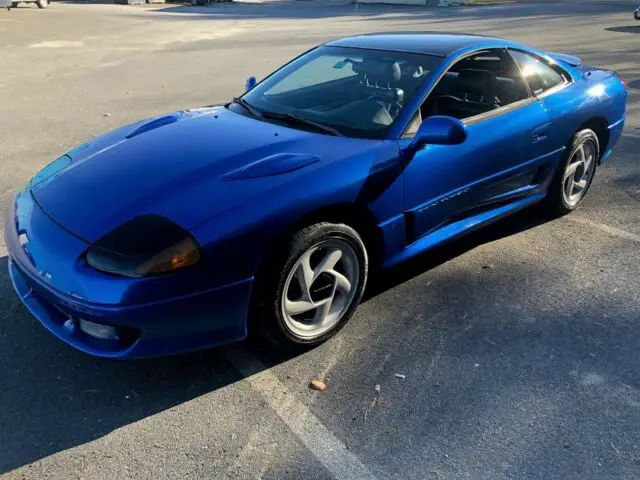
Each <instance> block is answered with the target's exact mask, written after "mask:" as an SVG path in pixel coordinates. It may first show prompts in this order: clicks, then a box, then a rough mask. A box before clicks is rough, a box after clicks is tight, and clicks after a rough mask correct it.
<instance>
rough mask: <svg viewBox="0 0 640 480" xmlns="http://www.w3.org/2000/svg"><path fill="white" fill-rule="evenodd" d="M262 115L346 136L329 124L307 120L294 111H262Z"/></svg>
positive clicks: (338, 135)
mask: <svg viewBox="0 0 640 480" xmlns="http://www.w3.org/2000/svg"><path fill="white" fill-rule="evenodd" d="M262 116H263V117H264V118H274V119H276V120H284V121H287V122H290V123H297V124H298V125H306V126H310V127H314V128H316V129H317V130H322V131H324V132H327V133H330V134H332V135H334V136H336V137H344V135H343V134H342V133H340V132H339V131H338V130H336V129H335V128H333V127H330V126H328V125H323V124H322V123H318V122H314V121H313V120H307V119H306V118H300V117H298V116H296V115H293V114H292V113H278V112H262Z"/></svg>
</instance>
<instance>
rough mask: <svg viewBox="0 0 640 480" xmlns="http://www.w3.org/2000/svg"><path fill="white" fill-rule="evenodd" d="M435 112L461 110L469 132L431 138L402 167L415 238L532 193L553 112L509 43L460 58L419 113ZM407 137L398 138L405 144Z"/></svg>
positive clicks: (456, 113)
mask: <svg viewBox="0 0 640 480" xmlns="http://www.w3.org/2000/svg"><path fill="white" fill-rule="evenodd" d="M470 71H473V72H472V73H469V72H470ZM461 77H462V78H461ZM474 81H476V82H477V83H480V84H481V85H476V84H474ZM494 94H495V101H494V100H493V99H492V96H493V95H494ZM465 96H466V98H464V97H465ZM484 97H487V98H484ZM483 98H484V100H483ZM467 100H468V101H469V102H467ZM476 100H479V102H476V103H480V105H475V104H472V103H473V102H475V101H476ZM452 102H453V103H452ZM465 102H467V103H465ZM430 115H449V116H454V117H456V118H459V119H460V120H462V121H463V122H464V123H465V125H466V127H467V133H468V136H467V139H466V140H465V141H464V142H463V143H461V144H459V145H427V146H426V147H424V148H422V149H421V150H419V151H418V152H416V153H415V154H414V155H413V158H411V159H410V161H409V162H408V164H407V166H406V167H405V172H404V186H405V190H404V202H405V205H404V207H405V214H406V215H407V218H408V223H409V229H408V230H409V232H410V234H411V235H413V237H414V239H417V238H420V237H422V236H423V235H425V234H428V233H430V232H432V231H434V230H436V229H437V228H438V227H441V226H444V225H446V224H450V223H452V222H455V221H458V220H462V219H464V218H465V217H472V216H473V215H475V214H476V213H479V212H481V211H486V210H489V209H492V208H496V207H499V206H503V205H505V204H506V203H509V202H513V201H515V200H516V199H518V198H521V197H522V196H526V195H532V194H534V193H535V191H536V187H537V186H538V183H537V182H538V179H539V172H538V170H539V168H540V165H539V163H540V161H541V159H543V158H544V155H545V150H546V148H547V147H546V146H545V145H544V144H545V143H546V135H547V133H548V129H549V127H550V124H549V116H548V114H547V112H546V110H545V108H544V106H543V105H542V103H541V102H539V101H537V100H536V99H535V97H533V96H532V95H531V93H530V91H529V89H528V87H527V86H526V83H525V82H524V81H523V78H522V75H521V73H520V71H519V69H518V68H517V66H516V64H515V63H514V61H513V59H512V58H511V57H510V56H509V54H508V52H507V51H506V49H495V50H485V51H482V52H477V53H474V54H471V55H469V56H466V57H464V58H463V59H461V60H459V61H458V62H457V63H455V64H454V65H453V66H452V67H451V68H450V69H449V70H448V71H447V72H446V73H445V74H444V75H443V76H442V77H441V79H440V81H439V82H438V83H437V84H436V86H435V88H434V89H433V90H432V91H431V93H430V94H429V95H428V97H427V99H426V100H425V102H424V103H423V105H422V107H421V109H420V112H419V117H421V119H424V118H426V117H428V116H430ZM412 123H413V125H415V124H419V121H417V122H412ZM405 137H410V135H405ZM410 142H411V140H410V138H403V139H401V140H400V146H401V148H403V149H404V148H407V147H408V145H409V143H410Z"/></svg>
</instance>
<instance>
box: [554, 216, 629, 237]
mask: <svg viewBox="0 0 640 480" xmlns="http://www.w3.org/2000/svg"><path fill="white" fill-rule="evenodd" d="M565 218H566V219H568V220H571V221H572V222H576V223H581V224H583V225H588V226H590V227H593V228H597V229H598V230H600V231H601V232H604V233H608V234H609V235H613V236H614V237H620V238H625V239H627V240H631V241H632V242H638V243H640V235H636V234H635V233H631V232H627V231H626V230H622V229H620V228H616V227H611V226H609V225H605V224H604V223H598V222H594V221H593V220H589V219H588V218H584V217H581V216H579V215H575V216H571V215H569V216H567V217H565Z"/></svg>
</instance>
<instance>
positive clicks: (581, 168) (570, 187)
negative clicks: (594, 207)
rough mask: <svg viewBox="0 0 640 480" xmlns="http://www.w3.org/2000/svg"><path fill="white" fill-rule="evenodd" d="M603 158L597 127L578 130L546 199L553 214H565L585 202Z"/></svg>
mask: <svg viewBox="0 0 640 480" xmlns="http://www.w3.org/2000/svg"><path fill="white" fill-rule="evenodd" d="M599 160H600V143H599V142H598V136H597V135H596V134H595V133H594V132H593V130H589V129H585V130H581V131H580V132H578V133H576V134H575V135H574V137H573V140H572V142H571V147H570V148H569V150H568V151H567V154H566V155H565V156H564V161H563V163H562V164H561V165H560V168H558V171H557V172H556V174H555V176H554V178H553V181H552V182H551V185H550V186H549V193H548V194H547V198H546V200H545V208H546V210H547V212H548V213H550V214H552V215H565V214H567V213H569V212H571V211H573V210H575V209H576V208H578V206H579V205H580V204H581V203H582V201H583V200H584V198H585V197H586V195H587V192H588V191H589V187H590V186H591V182H592V181H593V177H594V176H595V173H596V167H597V165H598V161H599Z"/></svg>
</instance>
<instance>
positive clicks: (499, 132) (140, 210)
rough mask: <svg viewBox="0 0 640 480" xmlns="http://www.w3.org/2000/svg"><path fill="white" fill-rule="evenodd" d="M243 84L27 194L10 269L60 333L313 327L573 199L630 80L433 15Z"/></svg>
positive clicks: (190, 344)
mask: <svg viewBox="0 0 640 480" xmlns="http://www.w3.org/2000/svg"><path fill="white" fill-rule="evenodd" d="M248 86H249V89H248V91H246V92H245V93H244V94H243V95H242V96H241V97H240V98H235V99H233V101H231V102H230V103H227V104H225V105H217V106H211V107H206V108H200V109H195V110H187V111H181V112H177V113H173V114H170V115H166V116H161V117H158V118H153V119H147V120H143V121H140V122H137V123H134V124H132V125H128V126H126V127H122V128H120V129H118V130H115V131H113V132H111V133H108V134H106V135H104V136H102V137H99V138H97V139H94V140H92V141H90V142H88V143H86V144H84V145H82V146H80V147H78V148H76V149H74V150H72V151H70V152H68V153H67V154H66V155H63V156H61V157H60V158H58V159H57V160H55V161H54V162H53V163H51V164H50V165H49V166H47V167H46V168H44V169H43V170H42V171H41V172H40V173H38V174H37V175H36V176H35V177H34V178H33V179H32V180H31V181H30V182H29V183H28V185H27V186H26V188H25V189H24V190H23V191H22V192H20V193H19V194H18V195H17V197H16V200H15V202H14V203H13V205H11V208H10V210H9V212H8V214H7V217H6V226H5V236H6V244H7V248H8V251H9V272H10V275H11V279H12V282H13V285H14V287H15V290H16V291H17V293H18V295H19V297H20V299H21V300H22V302H23V303H24V304H25V305H26V307H27V308H28V309H29V311H30V312H31V313H32V314H33V315H34V316H35V317H36V318H37V319H38V320H39V321H40V322H41V323H42V324H43V325H44V326H45V327H46V328H47V329H49V330H50V331H51V332H52V333H53V334H54V335H56V336H57V337H59V338H60V339H62V340H63V341H65V342H67V343H68V344H70V345H72V346H74V347H76V348H78V349H80V350H82V351H84V352H86V353H89V354H93V355H97V356H102V357H111V358H139V357H147V356H154V355H165V354H171V353H177V352H183V351H188V350H193V349H198V348H204V347H210V346H214V345H219V344H222V343H225V342H231V341H235V340H240V339H242V338H244V337H246V336H247V335H248V333H252V332H254V331H255V332H259V333H261V334H264V335H265V336H266V337H267V338H268V339H270V340H272V341H273V342H275V343H276V344H277V345H280V346H283V347H288V348H293V349H296V348H308V347H311V346H314V345H317V344H319V343H321V342H323V341H325V340H327V339H328V338H329V337H331V336H332V335H334V334H335V333H336V332H337V331H338V330H339V329H340V328H341V327H343V326H344V324H345V322H347V320H348V319H349V318H350V317H351V316H352V314H353V313H354V311H355V309H356V308H357V306H358V303H359V302H360V299H361V297H362V294H363V291H364V289H365V286H366V284H367V277H368V275H369V273H370V271H372V270H373V269H386V268H389V267H391V266H394V265H397V264H398V263H400V262H403V261H405V260H407V259H409V258H411V257H413V256H415V255H417V254H419V253H421V252H424V251H426V250H427V249H429V248H431V247H433V246H434V245H437V244H440V243H442V242H445V241H447V240H449V239H451V238H453V237H456V236H458V235H460V234H463V233H465V232H468V231H470V230H472V229H475V228H477V227H480V226H482V225H484V224H487V223H490V222H491V221H493V220H495V219H498V218H500V217H503V216H505V215H508V214H511V213H513V212H516V211H518V210H520V209H523V208H525V207H527V206H529V205H532V204H535V203H540V204H541V205H542V206H543V208H544V209H546V211H548V212H550V213H552V214H555V215H561V214H565V213H568V212H570V211H572V210H573V209H575V208H576V207H578V206H579V205H580V203H581V202H582V201H583V199H584V198H585V195H586V193H587V191H588V190H589V186H590V185H591V182H592V181H593V178H594V174H595V172H596V169H597V166H598V165H599V164H600V163H602V162H604V161H606V160H607V159H608V158H609V156H610V155H611V151H612V148H613V147H614V145H615V144H616V142H617V141H618V139H619V137H620V134H621V132H622V129H623V125H624V119H625V102H626V97H627V87H626V84H625V82H624V79H623V78H622V77H621V76H619V75H617V74H616V73H614V72H612V71H608V70H603V69H598V68H595V67H588V66H585V65H582V64H581V62H580V60H579V59H578V58H576V57H572V56H570V55H566V54H555V53H550V52H542V51H538V50H535V49H532V48H529V47H526V46H523V45H520V44H517V43H513V42H510V41H507V40H503V39H499V38H490V37H482V36H475V35H447V34H435V33H420V34H409V33H405V34H375V35H361V36H354V37H350V38H345V39H342V40H337V41H333V42H329V43H326V44H323V45H320V46H318V47H316V48H314V49H312V50H310V51H308V52H306V53H304V54H302V55H301V56H299V57H298V58H296V59H294V60H293V61H291V62H290V63H288V64H287V65H285V66H284V67H282V68H281V69H279V70H277V71H276V72H274V73H273V74H271V75H270V76H268V77H267V78H265V79H264V80H262V81H261V82H259V83H257V84H255V81H254V82H248Z"/></svg>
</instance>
